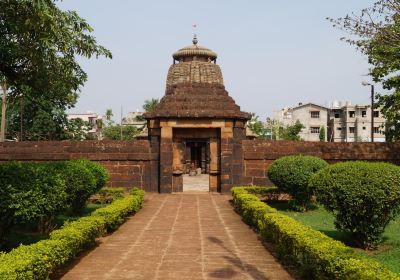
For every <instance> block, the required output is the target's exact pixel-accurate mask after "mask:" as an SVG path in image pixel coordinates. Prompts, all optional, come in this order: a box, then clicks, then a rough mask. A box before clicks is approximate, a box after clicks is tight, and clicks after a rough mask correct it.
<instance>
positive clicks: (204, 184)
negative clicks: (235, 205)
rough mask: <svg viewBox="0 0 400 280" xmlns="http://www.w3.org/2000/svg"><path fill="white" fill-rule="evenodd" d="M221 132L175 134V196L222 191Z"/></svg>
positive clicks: (189, 130) (177, 132)
mask: <svg viewBox="0 0 400 280" xmlns="http://www.w3.org/2000/svg"><path fill="white" fill-rule="evenodd" d="M218 136H219V129H202V128H200V129H191V128H188V129H186V128H184V129H181V128H179V129H174V130H173V174H174V175H173V176H174V177H173V192H182V191H183V192H185V191H203V192H209V191H219V189H218V187H219V185H218V184H219V158H220V149H219V145H220V141H219V137H218Z"/></svg>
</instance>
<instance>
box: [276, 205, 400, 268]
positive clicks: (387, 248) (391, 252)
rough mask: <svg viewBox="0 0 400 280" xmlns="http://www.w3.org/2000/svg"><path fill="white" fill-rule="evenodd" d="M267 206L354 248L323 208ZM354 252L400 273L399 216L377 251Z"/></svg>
mask: <svg viewBox="0 0 400 280" xmlns="http://www.w3.org/2000/svg"><path fill="white" fill-rule="evenodd" d="M268 205H270V206H272V207H274V208H276V209H277V210H278V211H279V212H281V213H283V214H285V215H288V216H290V217H292V218H293V219H295V220H297V221H299V222H301V223H303V224H305V225H308V226H310V227H311V228H313V229H315V230H318V231H320V232H322V233H324V234H326V235H328V236H329V237H331V238H333V239H336V240H339V241H342V242H343V243H345V244H346V245H348V246H351V247H354V244H353V243H352V241H351V238H350V236H349V235H348V234H346V233H344V232H340V231H338V230H337V229H336V228H335V226H334V217H333V215H332V214H331V213H329V212H327V211H326V210H325V209H324V208H323V207H316V208H315V209H314V210H312V211H309V212H305V213H301V212H295V211H292V210H290V209H289V207H288V204H287V203H286V202H272V201H268ZM356 252H358V253H359V254H362V255H364V256H366V257H368V258H371V259H374V260H376V261H379V262H381V263H383V264H384V265H386V266H387V267H388V268H389V269H391V270H393V271H395V272H397V273H400V216H399V217H397V219H395V220H394V221H392V222H391V223H390V224H389V225H388V226H387V227H386V230H385V233H384V235H383V238H382V243H381V244H380V245H379V247H378V249H377V250H375V251H367V252H366V251H363V250H361V249H356Z"/></svg>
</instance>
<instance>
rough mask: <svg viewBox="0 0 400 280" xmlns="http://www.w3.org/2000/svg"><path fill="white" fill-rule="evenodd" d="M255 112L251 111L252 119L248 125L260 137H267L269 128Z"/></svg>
mask: <svg viewBox="0 0 400 280" xmlns="http://www.w3.org/2000/svg"><path fill="white" fill-rule="evenodd" d="M258 118H259V117H258V116H257V115H256V114H255V113H251V119H250V120H249V121H248V122H247V127H248V128H249V129H250V130H251V131H252V132H253V133H254V134H255V135H257V137H258V138H263V139H264V138H267V129H266V128H265V125H264V123H263V122H262V121H260V120H259V119H258Z"/></svg>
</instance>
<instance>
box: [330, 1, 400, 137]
mask: <svg viewBox="0 0 400 280" xmlns="http://www.w3.org/2000/svg"><path fill="white" fill-rule="evenodd" d="M328 19H329V20H330V21H331V22H332V23H333V24H334V26H335V27H338V28H340V29H342V30H344V31H346V32H347V33H348V36H347V37H344V38H342V40H345V41H346V42H348V43H349V44H351V45H353V46H355V47H356V48H357V49H358V50H360V51H361V52H362V53H363V54H365V55H367V56H368V61H369V63H370V64H371V68H370V75H371V77H372V79H373V81H374V82H376V83H382V85H383V88H384V89H386V90H388V91H389V92H390V93H389V94H386V95H385V94H377V101H378V102H377V106H380V107H381V108H382V109H381V112H382V114H383V116H384V117H385V118H386V120H387V123H386V133H385V134H386V139H387V140H388V141H398V140H400V75H399V70H400V56H399V53H400V0H379V1H377V2H375V3H374V4H373V5H372V7H368V8H365V9H363V10H361V12H360V14H358V15H357V14H354V13H353V14H350V15H347V16H345V17H343V18H338V19H330V18H328Z"/></svg>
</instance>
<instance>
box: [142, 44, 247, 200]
mask: <svg viewBox="0 0 400 280" xmlns="http://www.w3.org/2000/svg"><path fill="white" fill-rule="evenodd" d="M172 57H173V64H172V65H171V66H170V68H169V71H168V76H167V83H166V90H165V95H164V97H163V98H162V99H161V101H160V104H159V105H158V106H157V108H156V109H155V111H153V112H150V113H146V114H145V118H146V120H147V125H148V133H149V134H148V137H149V141H150V143H151V149H152V152H153V153H155V154H158V155H159V159H158V162H159V166H158V168H153V170H155V169H157V170H158V172H152V175H153V176H158V178H159V180H158V184H159V186H158V189H159V191H160V192H161V193H170V192H181V191H182V190H183V174H186V173H188V172H190V170H200V169H201V172H202V173H205V174H209V190H210V191H219V192H226V191H229V190H230V189H231V187H232V186H233V185H238V184H240V178H241V176H242V174H243V150H242V140H245V139H246V122H247V120H249V119H250V114H248V113H246V112H242V111H241V110H240V107H239V106H238V105H237V104H236V103H235V101H234V100H233V99H232V97H230V96H229V94H228V92H227V91H226V89H225V86H224V80H223V76H222V72H221V69H220V67H219V66H218V65H217V54H216V53H215V52H213V51H211V50H210V49H208V48H205V47H201V46H199V45H198V41H197V38H196V36H194V38H193V44H192V45H190V46H188V47H184V48H182V49H180V50H178V51H177V52H175V53H174V54H173V55H172ZM156 173H158V174H156Z"/></svg>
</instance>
